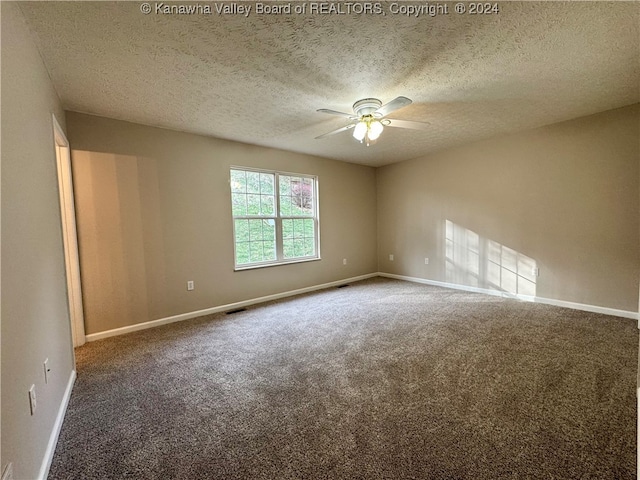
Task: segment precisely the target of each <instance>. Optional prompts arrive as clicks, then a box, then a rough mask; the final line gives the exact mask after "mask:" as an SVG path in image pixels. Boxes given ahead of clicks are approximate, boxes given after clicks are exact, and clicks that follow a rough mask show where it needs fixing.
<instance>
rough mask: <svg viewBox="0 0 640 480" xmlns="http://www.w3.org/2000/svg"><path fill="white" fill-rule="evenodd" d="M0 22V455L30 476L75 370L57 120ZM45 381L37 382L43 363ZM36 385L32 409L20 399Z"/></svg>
mask: <svg viewBox="0 0 640 480" xmlns="http://www.w3.org/2000/svg"><path fill="white" fill-rule="evenodd" d="M0 8H1V17H2V78H1V81H2V229H1V231H2V329H1V330H2V453H1V468H3V469H4V468H5V466H6V465H7V463H8V462H12V463H13V468H14V476H15V478H16V479H27V478H30V479H31V478H36V477H37V475H38V472H39V471H40V468H41V465H42V463H43V459H44V458H45V451H46V448H47V443H48V441H49V437H50V435H51V433H52V431H53V427H54V422H55V419H56V415H57V413H58V411H59V409H60V406H61V403H62V399H63V396H64V391H65V388H66V386H67V384H68V380H69V378H70V375H71V372H72V369H73V354H72V347H71V332H70V324H69V318H68V310H67V295H66V283H65V268H64V256H63V246H62V233H61V224H60V209H59V203H58V190H57V188H58V187H57V177H56V160H55V154H54V140H53V128H52V117H51V115H52V113H53V114H55V115H56V118H57V119H58V121H59V122H60V124H61V125H62V126H63V128H64V112H63V111H62V110H61V108H60V103H59V101H58V98H57V96H56V93H55V91H54V89H53V87H52V85H51V83H50V81H49V76H48V74H47V72H46V70H45V68H44V66H43V64H42V60H41V58H40V56H39V53H38V51H37V49H36V47H35V46H34V44H33V43H32V41H31V38H30V36H29V31H28V29H27V27H26V25H25V23H24V19H23V17H22V14H21V12H20V11H19V8H18V6H17V5H16V4H15V3H12V2H0ZM47 357H48V358H49V362H50V365H51V374H50V376H49V383H47V384H45V383H44V370H43V361H44V360H45V358H47ZM32 384H35V386H36V394H37V410H36V413H35V415H34V416H31V415H30V411H29V401H28V396H27V392H28V390H29V387H30V386H31V385H32Z"/></svg>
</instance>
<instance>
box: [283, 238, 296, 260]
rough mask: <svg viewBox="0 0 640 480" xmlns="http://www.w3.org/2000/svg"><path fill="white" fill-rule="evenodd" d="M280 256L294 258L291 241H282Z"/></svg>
mask: <svg viewBox="0 0 640 480" xmlns="http://www.w3.org/2000/svg"><path fill="white" fill-rule="evenodd" d="M282 254H283V255H284V258H293V257H295V255H294V251H293V240H283V241H282Z"/></svg>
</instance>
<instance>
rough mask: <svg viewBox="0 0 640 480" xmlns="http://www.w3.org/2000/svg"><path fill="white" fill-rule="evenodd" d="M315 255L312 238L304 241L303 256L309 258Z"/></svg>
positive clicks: (314, 245)
mask: <svg viewBox="0 0 640 480" xmlns="http://www.w3.org/2000/svg"><path fill="white" fill-rule="evenodd" d="M315 253H316V244H315V241H314V239H313V238H305V239H304V256H305V257H310V256H312V255H315Z"/></svg>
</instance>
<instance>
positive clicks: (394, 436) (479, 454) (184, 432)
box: [49, 278, 638, 480]
mask: <svg viewBox="0 0 640 480" xmlns="http://www.w3.org/2000/svg"><path fill="white" fill-rule="evenodd" d="M637 357H638V330H637V327H636V322H635V321H633V320H627V319H621V318H616V317H611V316H606V315H599V314H591V313H586V312H580V311H574V310H569V309H563V308H558V307H551V306H547V305H540V304H531V303H521V302H518V301H514V300H507V299H502V298H496V297H491V296H485V295H481V294H473V293H466V292H460V291H453V290H447V289H443V288H438V287H431V286H426V285H419V284H412V283H407V282H401V281H395V280H388V279H382V278H375V279H371V280H367V281H364V282H359V283H355V284H353V285H351V286H349V287H347V288H342V289H330V290H325V291H321V292H316V293H312V294H307V295H303V296H299V297H294V298H291V299H286V300H282V301H278V302H272V303H268V304H263V305H259V306H253V307H250V308H248V309H247V311H245V312H239V313H235V314H233V315H225V314H218V315H211V316H207V317H202V318H199V319H195V320H191V321H186V322H181V323H176V324H172V325H167V326H163V327H159V328H155V329H151V330H145V331H141V332H136V333H132V334H129V335H124V336H121V337H114V338H110V339H106V340H102V341H98V342H94V343H91V344H87V345H85V346H83V347H81V348H79V349H78V350H77V363H78V379H77V381H76V385H75V388H74V390H73V394H72V397H71V402H70V405H69V410H68V412H67V415H66V417H65V421H64V425H63V428H62V432H61V436H60V441H59V443H58V447H57V449H56V453H55V458H54V460H53V464H52V467H51V471H50V476H49V478H52V479H81V478H82V479H89V478H95V479H109V478H140V479H142V478H145V479H156V478H157V479H171V478H176V479H178V478H179V479H201V478H202V479H229V480H233V479H251V480H254V479H255V480H257V479H466V478H468V479H502V478H513V479H524V478H527V479H529V478H530V479H574V478H575V479H578V478H580V479H596V478H598V479H600V478H601V479H627V478H636V449H635V446H636V399H635V388H636V368H637Z"/></svg>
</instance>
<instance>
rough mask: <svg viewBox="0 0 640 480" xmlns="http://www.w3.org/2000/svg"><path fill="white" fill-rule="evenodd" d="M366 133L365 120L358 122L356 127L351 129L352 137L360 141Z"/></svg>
mask: <svg viewBox="0 0 640 480" xmlns="http://www.w3.org/2000/svg"><path fill="white" fill-rule="evenodd" d="M366 134H367V124H366V122H358V124H357V125H356V128H354V129H353V138H355V139H356V140H358V141H359V142H361V141H362V140H364V137H365V135H366Z"/></svg>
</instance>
